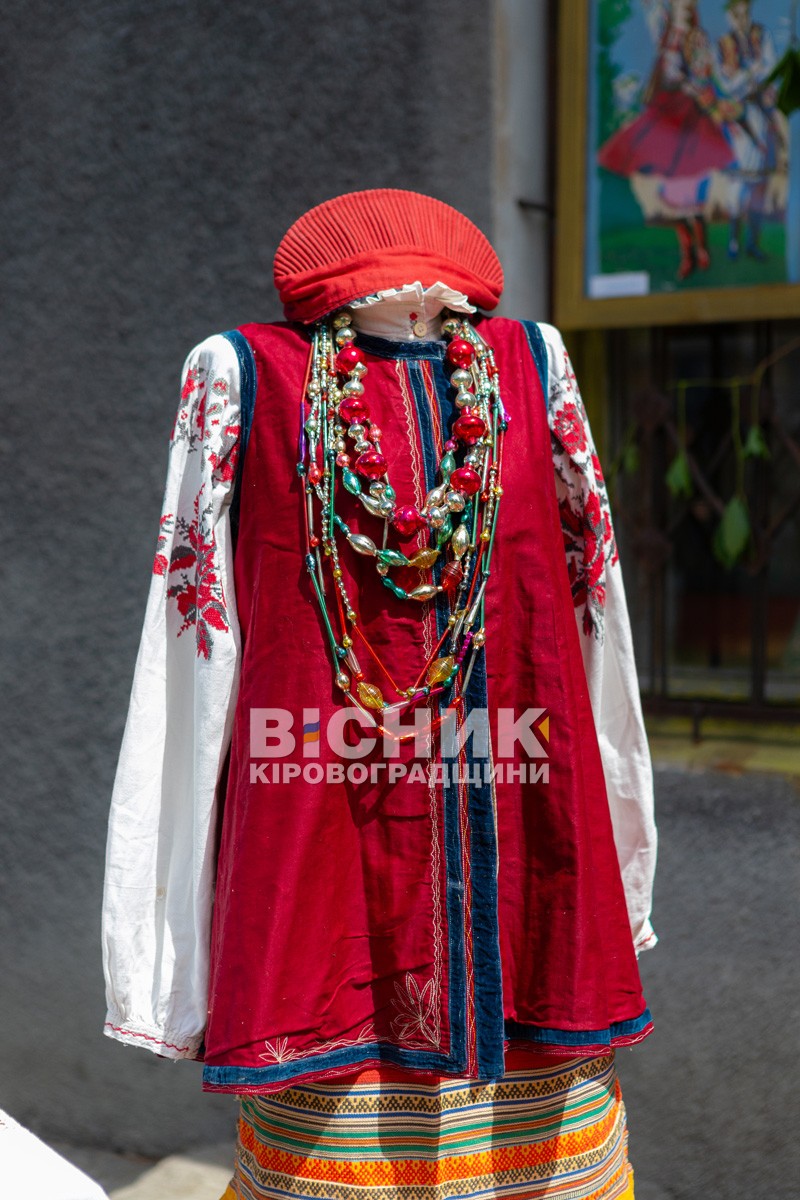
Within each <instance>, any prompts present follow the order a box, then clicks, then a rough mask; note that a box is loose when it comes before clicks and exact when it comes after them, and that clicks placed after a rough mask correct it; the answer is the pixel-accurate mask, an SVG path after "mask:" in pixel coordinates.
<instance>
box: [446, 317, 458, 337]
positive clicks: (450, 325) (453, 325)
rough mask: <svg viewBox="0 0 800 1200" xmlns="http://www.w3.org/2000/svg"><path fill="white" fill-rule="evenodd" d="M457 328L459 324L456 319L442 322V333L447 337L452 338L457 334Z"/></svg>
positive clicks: (452, 318) (451, 318)
mask: <svg viewBox="0 0 800 1200" xmlns="http://www.w3.org/2000/svg"><path fill="white" fill-rule="evenodd" d="M458 326H459V322H458V319H457V318H456V317H448V318H447V319H446V320H445V321H442V333H443V334H445V335H446V336H447V337H453V336H454V335H455V334H457V333H458Z"/></svg>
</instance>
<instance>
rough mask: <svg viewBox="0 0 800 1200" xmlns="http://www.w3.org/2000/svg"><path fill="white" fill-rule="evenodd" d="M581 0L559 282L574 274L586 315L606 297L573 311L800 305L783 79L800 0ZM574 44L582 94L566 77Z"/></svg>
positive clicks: (599, 317)
mask: <svg viewBox="0 0 800 1200" xmlns="http://www.w3.org/2000/svg"><path fill="white" fill-rule="evenodd" d="M567 7H570V8H572V9H573V10H575V11H576V15H579V18H580V19H579V20H578V21H577V22H576V25H577V28H578V29H580V30H582V35H583V44H582V45H580V46H578V45H576V41H575V37H576V32H575V29H572V30H570V31H567V32H566V33H565V35H563V40H565V41H566V42H567V50H566V51H565V48H564V44H563V40H562V49H561V70H560V96H561V106H560V107H561V112H560V135H559V143H560V148H561V149H562V151H563V149H564V147H565V146H567V147H568V149H567V153H566V155H563V154H562V156H561V163H560V187H559V214H558V215H559V225H560V230H559V235H560V240H561V246H560V248H559V255H558V259H559V263H558V265H559V274H560V276H561V279H560V280H559V281H558V283H559V288H560V292H561V295H562V297H563V295H564V290H565V289H564V287H563V286H562V283H563V279H564V275H565V274H566V275H567V276H568V279H567V289H566V290H567V293H568V292H569V285H570V284H571V286H572V296H571V297H570V296H569V294H568V295H567V305H566V307H567V308H570V307H572V308H575V304H574V303H573V304H571V305H570V300H572V301H579V305H578V307H580V308H581V309H582V311H583V313H584V314H589V313H591V312H592V311H593V310H594V315H593V316H592V319H591V320H590V321H585V320H584V321H576V320H572V321H568V322H567V323H572V324H576V323H578V324H581V323H584V324H592V325H596V324H601V323H602V324H616V323H624V321H625V314H626V313H628V314H629V315H630V314H634V323H643V322H644V321H645V320H652V321H659V320H678V321H680V320H682V319H700V320H713V319H724V318H727V317H731V316H738V315H752V316H753V317H759V316H783V315H786V316H788V315H800V286H798V285H800V262H798V261H795V260H796V259H797V258H798V254H797V246H798V239H797V238H796V237H792V236H787V233H788V232H789V231H790V230H792V229H794V228H797V227H800V195H798V194H797V192H798V189H797V186H796V184H795V187H794V188H792V187H791V186H790V181H791V180H792V178H793V177H794V178H795V179H796V178H797V171H796V170H795V171H794V172H792V170H791V167H792V165H794V166H795V167H797V165H798V164H797V163H794V164H792V161H791V160H792V143H793V141H794V142H795V145H796V138H795V139H793V138H792V136H791V135H790V122H789V120H788V118H787V116H786V115H785V114H784V112H782V111H781V108H780V106H779V104H778V84H777V83H776V80H775V68H776V64H777V63H778V62H779V61H780V59H781V56H782V55H783V54H784V53H785V51H786V49H787V48H788V47H789V46H790V45H791V44H792V41H793V39H794V38H796V37H797V28H796V26H797V20H798V14H797V9H798V4H797V3H793V2H792V0H585V2H584V3H583V4H580V3H577V2H574V0H573V2H571V3H570V4H568V6H567ZM577 10H580V13H579V14H578V12H577ZM568 56H569V57H570V58H571V59H572V62H571V75H572V79H573V81H574V79H575V77H576V75H575V72H576V67H577V69H578V72H579V78H580V86H579V88H578V89H577V90H578V92H579V96H578V97H576V96H575V95H571V94H570V90H569V88H568V87H567V85H566V82H565V79H564V72H565V68H566V67H567V59H568ZM581 57H582V59H583V64H584V65H585V70H584V71H582V72H581ZM576 60H577V61H576ZM578 104H579V105H580V111H577V107H576V106H577V105H578ZM565 161H566V162H567V164H568V167H569V170H570V173H571V178H569V177H568V178H565V166H564V164H565ZM576 183H577V184H578V186H577V188H576V187H575V184H576ZM570 193H571V195H572V199H569V195H570ZM576 196H577V202H576V201H575V197H576ZM565 199H566V201H567V203H566V208H567V209H568V210H571V212H569V213H568V214H567V215H568V216H570V217H571V221H570V224H572V225H573V232H574V224H575V223H579V224H580V226H581V231H580V232H581V235H582V236H581V237H578V238H575V237H574V236H573V238H572V240H571V246H570V245H569V242H568V241H567V242H566V244H565V239H566V237H567V234H566V231H565V228H564V226H565V221H564V219H563V216H562V201H564V200H565ZM581 245H582V248H583V253H582V254H581V255H580V262H579V263H577V262H576V261H575V259H576V250H575V247H576V246H581ZM565 268H566V271H565ZM754 289H756V291H754ZM557 307H561V308H562V310H563V308H564V304H563V303H562V304H560V305H558V306H557ZM615 313H616V314H617V316H618V318H619V319H618V320H615V319H614V314H615ZM576 316H577V314H576ZM562 323H563V317H562Z"/></svg>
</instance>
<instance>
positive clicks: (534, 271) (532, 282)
mask: <svg viewBox="0 0 800 1200" xmlns="http://www.w3.org/2000/svg"><path fill="white" fill-rule="evenodd" d="M552 8H553V5H552V4H551V3H550V0H495V3H494V16H495V22H494V64H495V71H494V79H495V87H494V114H495V142H494V168H495V169H494V187H493V192H492V202H493V203H492V212H493V218H494V219H493V223H492V224H493V231H494V245H495V248H496V250H497V253H498V254H499V255H500V259H501V261H502V263H503V266H504V268H505V276H506V286H505V291H504V293H503V298H502V300H501V302H500V307H499V310H498V311H499V312H501V313H503V314H505V315H507V316H510V317H527V318H529V319H530V320H534V321H547V320H549V316H550V304H551V296H550V287H551V277H550V272H551V256H552V254H551V252H552V238H553V220H552V214H551V212H550V211H548V210H549V207H550V205H551V203H552V163H551V140H552V139H551V130H552V124H553V121H554V119H555V114H554V112H553V109H552V84H553V83H554V73H555V62H554V43H553V41H552V38H551V31H550V13H551V9H552ZM520 201H524V202H525V203H523V204H521V203H520Z"/></svg>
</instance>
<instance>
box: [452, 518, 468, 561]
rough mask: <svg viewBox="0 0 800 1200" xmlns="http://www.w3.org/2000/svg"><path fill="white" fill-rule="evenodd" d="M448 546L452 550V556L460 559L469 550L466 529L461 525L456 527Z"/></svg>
mask: <svg viewBox="0 0 800 1200" xmlns="http://www.w3.org/2000/svg"><path fill="white" fill-rule="evenodd" d="M450 545H451V546H452V548H453V554H454V555H455V556H456V558H461V557H462V556H463V555H464V554H466V552H467V550H468V549H469V533H468V532H467V527H466V525H464V524H463V523H462V524H461V525H458V526H456V528H455V529H454V530H453V536H452V537H451V538H450Z"/></svg>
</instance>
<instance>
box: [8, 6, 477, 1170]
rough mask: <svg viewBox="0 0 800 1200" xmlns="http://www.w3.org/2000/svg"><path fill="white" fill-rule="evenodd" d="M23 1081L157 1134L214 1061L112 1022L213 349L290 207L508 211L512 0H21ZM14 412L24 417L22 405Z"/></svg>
mask: <svg viewBox="0 0 800 1200" xmlns="http://www.w3.org/2000/svg"><path fill="white" fill-rule="evenodd" d="M2 24H3V31H2V37H0V54H1V55H2V62H3V70H2V79H3V83H2V87H0V106H2V108H1V109H0V113H1V115H2V120H0V139H2V146H0V159H1V161H2V164H3V165H2V171H1V172H0V236H1V237H2V242H3V261H2V275H1V276H0V279H1V281H2V301H1V302H0V303H1V304H2V311H3V319H2V330H1V331H0V338H1V339H2V341H1V342H0V362H2V365H3V373H4V378H3V388H2V395H3V412H4V429H3V435H2V436H3V449H4V450H5V451H7V455H6V457H5V467H4V476H5V489H6V494H7V496H8V498H9V500H10V503H11V507H12V513H13V520H12V521H9V518H8V516H7V517H6V522H5V528H6V530H9V529H10V532H11V539H10V541H11V545H10V548H9V547H8V540H7V538H6V539H4V540H6V550H5V554H4V559H5V561H4V563H3V567H4V571H3V574H4V582H3V585H2V586H3V596H2V601H0V603H1V604H2V613H3V619H2V622H1V626H2V629H1V632H0V637H2V679H3V688H2V691H3V699H4V701H5V705H6V716H5V719H4V732H5V736H4V738H3V743H4V744H3V767H2V812H3V827H2V838H0V923H1V925H0V946H1V950H0V956H1V965H0V1014H2V1019H1V1020H0V1105H2V1106H5V1107H6V1108H8V1109H9V1110H10V1111H11V1112H12V1113H13V1114H15V1115H16V1116H17V1118H18V1119H20V1120H22V1121H24V1122H27V1123H29V1124H30V1125H32V1126H33V1127H35V1128H36V1129H37V1130H39V1131H41V1132H43V1133H45V1134H46V1135H48V1136H50V1137H62V1138H66V1139H70V1140H73V1141H86V1142H93V1143H96V1144H100V1145H110V1146H120V1147H123V1148H126V1149H132V1150H140V1151H144V1152H147V1153H160V1152H165V1151H169V1150H172V1149H174V1148H176V1147H181V1146H184V1145H188V1144H191V1143H197V1142H202V1141H215V1140H216V1141H218V1140H220V1139H221V1138H224V1137H225V1136H227V1135H228V1133H229V1131H230V1129H231V1125H232V1119H233V1104H232V1102H231V1101H230V1100H225V1099H223V1098H216V1097H214V1098H211V1097H207V1096H204V1095H202V1094H201V1092H200V1081H199V1070H198V1068H196V1066H194V1065H193V1064H181V1065H178V1066H175V1065H173V1064H169V1063H165V1062H161V1061H159V1060H157V1059H156V1058H155V1057H152V1056H151V1055H149V1054H147V1053H144V1052H142V1051H138V1050H132V1049H126V1048H123V1047H121V1046H119V1045H117V1044H115V1043H112V1042H110V1041H108V1040H107V1039H105V1038H103V1037H102V1036H101V1034H100V1029H101V1025H102V1020H103V1013H104V1003H103V988H102V978H101V970H100V954H99V905H100V893H101V876H102V869H103V850H104V840H105V824H106V814H107V808H108V802H109V795H110V790H111V783H112V778H113V771H114V766H115V761H116V755H117V751H118V746H119V741H120V737H121V732H122V726H123V721H124V716H125V711H126V706H127V700H128V691H129V687H130V681H131V675H132V669H133V661H134V655H135V651H136V645H137V641H138V637H139V631H140V626H141V620H142V615H143V611H144V600H145V594H146V589H147V585H148V577H149V567H150V561H151V558H152V554H153V548H154V544H155V534H156V526H157V520H158V515H159V509H160V502H161V491H162V487H163V478H164V471H165V466H166V450H167V438H168V435H169V430H170V428H171V423H172V419H173V416H174V411H175V406H176V404H177V391H176V381H177V378H178V375H179V372H180V367H181V364H182V361H183V357H184V355H185V354H186V352H187V351H188V350H189V348H190V347H191V346H192V345H193V344H194V343H196V342H197V341H198V340H200V339H201V338H203V337H205V336H206V335H207V334H209V333H213V332H216V331H218V330H222V329H229V328H231V327H232V326H235V325H237V324H239V323H241V322H243V321H246V320H262V319H263V320H269V319H272V318H274V317H276V316H278V315H279V312H278V308H277V305H276V301H275V297H274V295H273V289H272V283H271V260H272V255H273V253H274V250H275V247H276V244H277V242H278V240H279V238H280V236H281V234H282V233H283V232H284V230H285V229H286V227H287V226H288V225H289V224H290V222H291V221H292V220H293V219H294V218H295V217H297V216H299V215H300V214H301V213H302V212H303V211H305V210H306V209H307V208H308V207H310V206H311V205H313V204H315V203H317V202H319V201H321V200H323V199H325V198H327V197H329V196H331V195H335V194H337V193H339V192H342V191H347V190H351V189H356V188H363V187H373V186H383V185H387V186H400V187H410V188H416V189H419V190H423V191H428V192H431V193H433V194H434V195H437V196H439V197H440V198H441V199H443V200H446V201H448V202H450V203H452V204H455V205H456V206H458V207H460V208H461V209H463V211H465V212H466V213H468V214H469V215H470V216H471V217H472V218H473V219H474V220H476V221H477V222H478V223H479V224H480V225H481V226H482V227H483V228H484V229H486V230H487V232H490V230H489V221H490V217H491V197H490V188H491V157H492V156H491V95H490V90H491V85H490V75H491V63H490V59H491V6H490V5H489V4H484V3H482V2H472V3H468V4H464V3H460V2H458V0H438V2H437V3H436V4H430V3H427V2H426V0H403V3H402V4H376V3H374V0H373V2H370V0H347V3H344V4H342V3H341V2H338V3H335V2H333V0H303V3H296V2H293V0H292V2H289V0H268V2H266V3H265V2H264V0H261V2H259V3H252V2H250V0H238V2H236V0H234V2H233V3H231V4H226V5H222V4H200V3H188V2H184V3H180V2H176V0H172V2H169V0H166V2H165V0H136V2H134V0H85V2H84V3H81V4H46V3H42V2H41V0H6V3H5V4H4V5H3V18H2ZM9 424H10V428H9Z"/></svg>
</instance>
